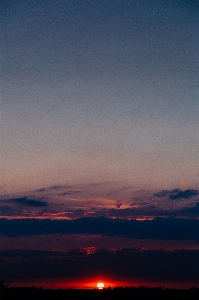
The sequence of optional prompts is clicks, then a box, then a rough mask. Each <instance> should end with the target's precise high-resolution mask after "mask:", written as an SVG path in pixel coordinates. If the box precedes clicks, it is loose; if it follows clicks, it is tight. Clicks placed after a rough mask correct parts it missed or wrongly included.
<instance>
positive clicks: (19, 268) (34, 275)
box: [0, 248, 199, 282]
mask: <svg viewBox="0 0 199 300" xmlns="http://www.w3.org/2000/svg"><path fill="white" fill-rule="evenodd" d="M8 258H9V259H8ZM16 261H17V263H16ZM0 264H1V269H0V277H2V278H5V279H7V278H8V279H9V280H13V279H17V280H20V279H38V278H39V279H41V278H46V279H50V278H54V279H55V278H64V279H72V278H75V279H77V278H79V279H80V278H84V279H85V278H86V277H95V276H96V275H97V276H98V277H100V276H103V275H104V276H106V277H107V276H108V277H112V278H119V279H123V278H129V279H132V280H133V279H143V280H146V281H154V280H157V281H181V282H182V281H185V280H186V281H191V280H192V281H198V280H199V250H195V251H191V250H175V251H168V252H167V251H163V250H156V251H155V250H140V249H133V248H128V249H118V250H116V251H115V252H112V251H109V250H106V249H101V250H96V251H95V252H94V253H92V254H89V255H88V254H86V253H85V252H82V250H80V249H76V250H72V251H68V252H56V251H34V250H26V251H24V250H11V251H0Z"/></svg>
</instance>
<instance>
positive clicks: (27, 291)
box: [0, 287, 199, 300]
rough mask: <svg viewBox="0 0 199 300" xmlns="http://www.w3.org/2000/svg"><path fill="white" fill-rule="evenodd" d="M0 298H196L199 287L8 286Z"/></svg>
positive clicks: (19, 299) (40, 299)
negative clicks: (54, 287) (62, 287)
mask: <svg viewBox="0 0 199 300" xmlns="http://www.w3.org/2000/svg"><path fill="white" fill-rule="evenodd" d="M0 299H1V300H27V299H28V300H58V299H59V300H70V299H71V300H74V299H81V300H91V299H93V300H98V299H99V300H100V299H105V300H106V299H107V300H117V299H118V300H119V299H120V300H121V299H125V300H128V299H131V300H142V299H144V300H156V299H157V300H160V299H161V300H168V299H169V300H176V299H180V300H185V299H186V300H188V299H189V300H196V299H197V300H198V299H199V288H190V289H183V290H180V289H164V288H159V287H158V288H147V287H139V288H135V287H117V288H113V289H111V288H107V289H103V290H97V289H87V290H86V289H85V290H83V289H82V290H81V289H42V288H35V287H32V288H9V289H2V290H0Z"/></svg>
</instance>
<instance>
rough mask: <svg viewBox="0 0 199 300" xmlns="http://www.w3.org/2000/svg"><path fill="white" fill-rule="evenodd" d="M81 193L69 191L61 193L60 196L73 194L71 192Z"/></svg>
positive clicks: (74, 192) (73, 192)
mask: <svg viewBox="0 0 199 300" xmlns="http://www.w3.org/2000/svg"><path fill="white" fill-rule="evenodd" d="M79 193H81V191H68V192H64V193H61V194H59V195H60V196H66V195H71V194H79Z"/></svg>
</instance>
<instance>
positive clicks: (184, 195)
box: [169, 190, 198, 200]
mask: <svg viewBox="0 0 199 300" xmlns="http://www.w3.org/2000/svg"><path fill="white" fill-rule="evenodd" d="M197 195H198V191H197V190H185V191H180V190H179V191H177V192H175V193H173V194H171V195H170V196H169V198H170V199H171V200H177V199H189V198H191V197H194V196H197Z"/></svg>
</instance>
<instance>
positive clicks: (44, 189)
mask: <svg viewBox="0 0 199 300" xmlns="http://www.w3.org/2000/svg"><path fill="white" fill-rule="evenodd" d="M45 191H46V188H41V189H39V190H36V192H45Z"/></svg>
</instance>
